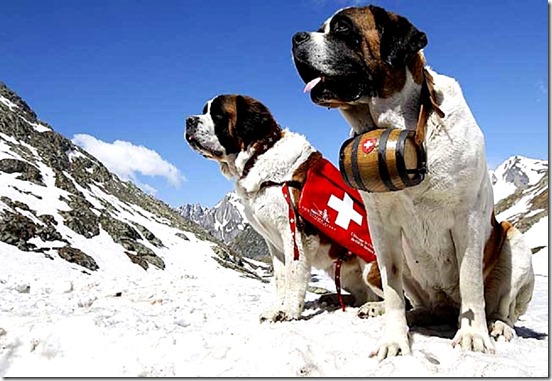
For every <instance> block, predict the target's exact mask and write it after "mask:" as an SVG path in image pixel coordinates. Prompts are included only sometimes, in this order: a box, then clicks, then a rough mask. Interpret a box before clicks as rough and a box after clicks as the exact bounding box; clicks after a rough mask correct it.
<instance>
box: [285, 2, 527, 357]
mask: <svg viewBox="0 0 552 381" xmlns="http://www.w3.org/2000/svg"><path fill="white" fill-rule="evenodd" d="M426 44H427V38H426V35H425V34H424V33H422V32H420V31H419V30H418V29H416V27H414V26H413V25H412V24H411V23H410V22H409V21H408V20H407V19H406V18H404V17H401V16H398V15H396V14H394V13H391V12H387V11H386V10H384V9H382V8H379V7H375V6H368V7H360V8H345V9H342V10H340V11H338V12H337V13H336V14H334V15H333V16H332V17H331V18H330V19H328V20H327V21H326V22H325V23H324V24H323V25H322V27H321V28H320V29H319V30H318V31H317V32H310V33H308V32H300V33H297V34H296V35H295V36H294V37H293V58H294V62H295V65H296V67H297V70H298V72H299V74H300V76H301V78H302V79H303V80H304V82H305V83H311V81H312V80H313V79H315V78H317V80H316V81H315V82H316V85H315V86H314V87H312V86H311V89H312V91H311V99H312V101H313V102H315V103H316V104H319V105H322V106H326V107H335V108H338V109H339V110H340V112H341V113H342V114H343V116H344V117H345V119H346V120H347V122H348V123H349V124H350V125H351V127H352V129H353V130H354V132H355V133H357V134H362V133H364V132H367V131H369V130H372V129H376V128H389V127H391V128H399V129H410V130H415V129H416V125H417V122H418V118H419V117H420V116H422V117H424V118H427V120H423V122H425V123H424V127H425V128H424V132H425V135H422V136H421V138H422V142H423V145H424V146H425V149H426V151H427V168H428V172H427V174H426V177H425V179H424V181H423V182H422V183H421V184H419V185H417V186H414V187H411V188H407V189H405V190H402V191H398V192H389V193H366V192H361V195H362V198H363V200H364V202H365V205H366V209H367V211H368V215H369V216H370V219H369V229H370V232H371V234H372V239H373V243H374V247H375V249H376V253H377V256H378V265H379V268H380V271H381V276H382V283H383V291H384V300H385V325H386V327H385V333H384V336H383V339H382V341H381V342H380V344H379V346H378V349H377V350H376V351H375V352H374V353H373V354H374V355H377V356H378V358H379V359H384V358H386V357H389V356H395V355H398V354H401V353H402V354H407V353H409V352H410V343H409V335H408V325H407V319H406V317H405V300H404V296H403V290H404V293H405V294H406V296H407V297H408V299H409V301H410V302H411V304H412V305H413V311H411V312H412V315H411V316H418V317H420V318H421V319H422V320H423V317H424V316H426V317H427V316H430V317H433V320H435V319H437V320H438V321H439V319H440V320H441V321H443V322H444V319H445V318H446V317H447V316H450V314H451V311H452V313H453V316H458V325H459V329H458V331H457V333H456V335H455V337H454V338H453V341H452V343H453V345H459V346H461V347H462V348H464V349H467V350H472V351H479V352H494V344H493V342H492V340H491V338H490V336H492V337H494V338H498V337H500V336H502V337H504V338H505V339H506V340H507V341H508V340H510V339H511V338H512V337H513V336H514V335H515V331H514V329H513V327H514V324H515V322H516V321H517V319H518V318H519V316H520V315H522V314H523V313H524V312H525V311H526V310H527V306H528V303H529V301H530V300H531V297H532V292H533V285H534V275H533V270H532V264H531V251H530V250H529V249H528V246H527V245H526V243H525V242H524V240H523V236H522V234H521V232H520V231H519V230H517V229H516V228H515V227H513V226H512V225H511V224H509V223H508V222H502V223H501V224H499V223H498V222H497V221H496V219H495V217H494V213H493V191H492V187H491V182H490V180H489V176H488V172H487V165H486V160H485V147H484V138H483V133H482V131H481V130H480V128H479V127H478V125H477V123H476V121H475V119H474V117H473V115H472V113H471V111H470V108H469V107H468V105H467V103H466V101H465V100H464V97H463V95H462V91H461V89H460V86H459V84H458V83H457V82H456V81H455V80H454V79H452V78H450V77H447V76H444V75H441V74H438V73H436V72H434V71H433V70H431V69H430V68H429V67H426V66H425V58H424V55H423V52H422V48H423V47H425V45H426ZM315 82H312V83H315ZM424 82H425V83H424ZM312 83H311V84H312ZM424 86H427V87H426V88H425V92H424V91H423V90H422V89H423V87H424ZM421 104H424V106H425V113H420V106H421ZM409 320H410V319H409ZM489 333H490V335H489Z"/></svg>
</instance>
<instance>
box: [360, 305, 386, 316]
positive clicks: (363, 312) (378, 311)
mask: <svg viewBox="0 0 552 381" xmlns="http://www.w3.org/2000/svg"><path fill="white" fill-rule="evenodd" d="M384 313H385V303H384V302H368V303H365V304H364V305H363V306H362V307H360V308H359V309H358V312H357V315H358V317H359V318H361V319H366V318H372V317H376V316H380V315H383V314H384Z"/></svg>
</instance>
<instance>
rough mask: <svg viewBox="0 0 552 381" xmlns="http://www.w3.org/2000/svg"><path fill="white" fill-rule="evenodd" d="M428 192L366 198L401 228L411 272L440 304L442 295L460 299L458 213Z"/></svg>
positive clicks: (389, 222) (386, 219)
mask: <svg viewBox="0 0 552 381" xmlns="http://www.w3.org/2000/svg"><path fill="white" fill-rule="evenodd" d="M426 194H427V195H428V196H430V197H428V198H426V197H421V196H420V195H419V196H418V197H402V196H400V195H398V194H394V195H390V196H392V197H386V196H383V197H381V196H378V195H375V197H374V195H372V196H368V197H367V199H366V201H367V203H368V205H369V206H370V207H369V209H372V208H377V210H378V211H379V213H380V215H381V216H382V221H381V222H382V223H383V224H384V225H387V226H388V227H390V226H393V227H394V228H398V229H400V231H401V236H402V246H403V253H404V260H405V265H406V266H407V273H408V274H410V276H412V277H413V278H414V279H416V283H418V284H420V286H421V287H422V288H423V289H424V290H430V291H429V294H430V298H431V299H432V300H431V301H430V302H431V303H437V304H438V303H440V301H439V300H437V299H439V298H441V299H443V298H445V299H452V300H456V299H458V289H457V284H458V265H457V260H456V252H455V248H454V242H453V239H452V235H451V228H452V227H453V225H454V215H453V214H452V211H451V210H450V209H447V208H444V207H443V205H442V204H441V203H440V202H436V201H434V200H433V198H432V197H431V195H430V192H428V193H426ZM370 199H372V202H369V200H370ZM372 210H374V209H372ZM368 215H369V216H370V210H368ZM376 239H377V238H376ZM440 295H441V296H440Z"/></svg>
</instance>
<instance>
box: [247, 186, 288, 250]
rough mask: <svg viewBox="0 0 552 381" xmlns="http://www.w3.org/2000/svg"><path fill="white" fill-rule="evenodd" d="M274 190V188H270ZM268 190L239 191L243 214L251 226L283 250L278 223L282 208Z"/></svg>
mask: <svg viewBox="0 0 552 381" xmlns="http://www.w3.org/2000/svg"><path fill="white" fill-rule="evenodd" d="M270 190H274V189H270ZM272 193H273V192H270V191H268V192H267V191H266V190H265V191H261V192H254V193H241V194H240V192H238V194H239V195H240V197H241V200H242V204H243V206H244V214H245V216H246V218H247V221H248V222H249V223H250V224H251V226H252V227H253V228H254V229H255V230H256V231H257V232H258V233H259V234H260V235H262V236H263V238H265V239H266V240H268V241H269V242H270V243H271V244H272V245H273V246H275V247H276V248H277V249H279V250H280V251H282V250H283V242H282V237H281V234H280V231H279V227H278V223H282V221H281V220H282V217H281V216H283V215H284V214H283V210H279V208H280V204H279V203H278V202H275V199H274V198H275V197H274V196H275V195H273V194H272Z"/></svg>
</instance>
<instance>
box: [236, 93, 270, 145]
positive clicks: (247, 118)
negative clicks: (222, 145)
mask: <svg viewBox="0 0 552 381" xmlns="http://www.w3.org/2000/svg"><path fill="white" fill-rule="evenodd" d="M275 129H279V127H278V124H277V123H276V120H274V117H273V116H272V114H271V113H270V111H269V110H268V108H267V107H266V106H265V105H263V104H262V103H261V102H259V101H256V100H255V99H253V98H250V97H247V96H242V95H238V96H236V134H237V135H238V137H239V138H240V140H241V141H242V143H243V146H244V148H246V147H248V146H250V145H251V144H253V143H255V142H257V141H259V140H262V139H263V138H265V137H266V136H268V135H270V134H272V133H273V132H274V131H275Z"/></svg>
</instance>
